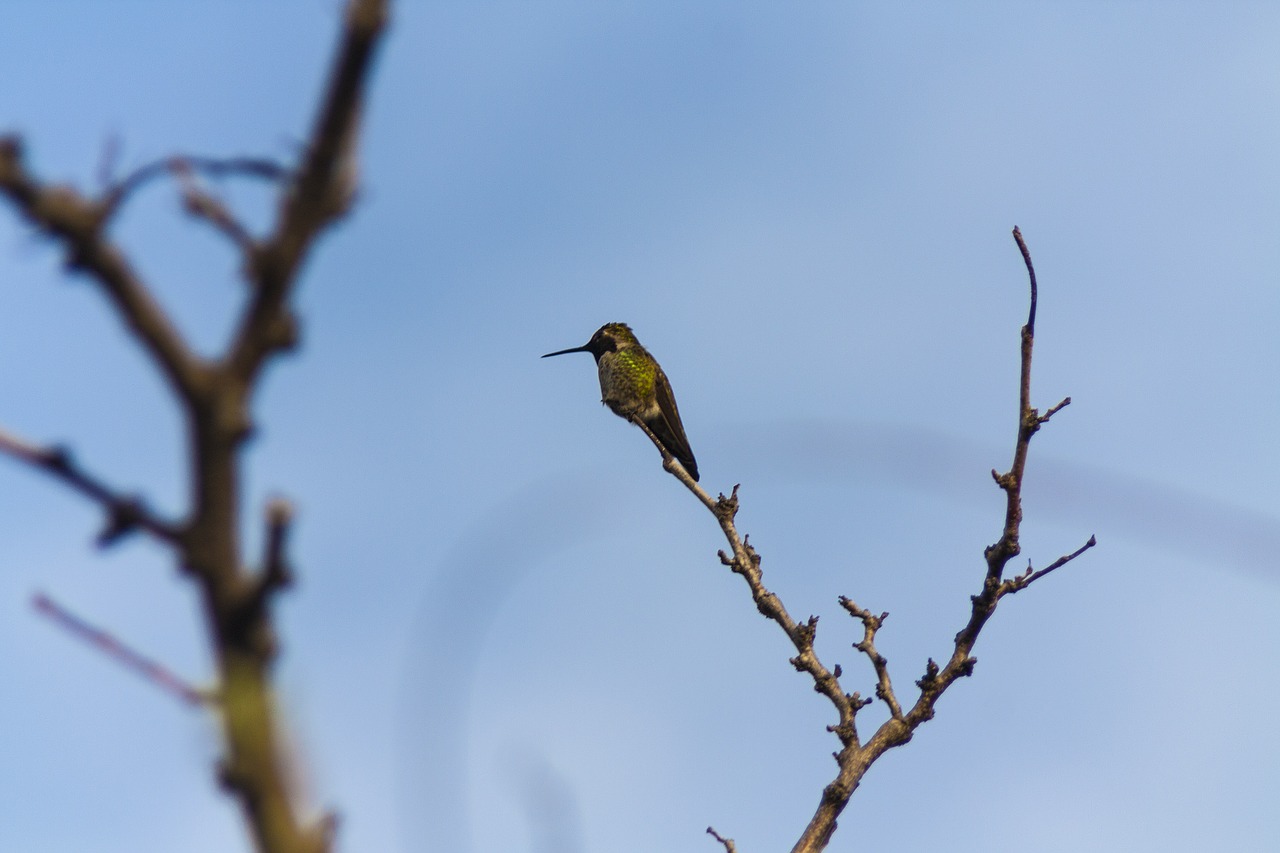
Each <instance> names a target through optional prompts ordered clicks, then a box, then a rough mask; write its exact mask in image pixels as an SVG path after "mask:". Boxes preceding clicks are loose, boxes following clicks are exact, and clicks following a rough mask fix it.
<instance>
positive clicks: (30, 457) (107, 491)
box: [0, 428, 182, 547]
mask: <svg viewBox="0 0 1280 853" xmlns="http://www.w3.org/2000/svg"><path fill="white" fill-rule="evenodd" d="M0 453H3V454H5V455H7V456H10V457H12V458H14V459H17V460H18V461H20V462H24V463H26V464H27V465H30V466H31V467H32V468H36V469H37V470H40V471H44V472H45V473H46V474H49V475H50V476H52V477H55V478H56V479H59V480H61V481H63V482H64V483H66V484H67V485H69V486H70V487H71V488H73V489H75V490H76V491H77V492H79V493H80V494H82V495H84V496H85V497H87V498H89V499H90V500H93V501H95V502H96V503H98V504H100V505H101V506H102V508H103V509H104V510H106V513H107V523H106V525H105V526H104V527H103V529H102V532H101V533H100V534H98V544H99V545H101V546H103V547H105V546H107V545H111V544H114V543H115V542H117V541H119V540H120V539H121V538H122V537H124V536H125V535H127V534H129V533H131V532H133V531H134V530H137V529H139V528H141V529H142V530H146V531H147V532H148V533H150V534H152V535H153V536H155V537H156V538H158V539H161V540H164V541H166V542H171V543H176V542H178V541H179V540H180V538H181V536H182V531H181V529H180V528H179V527H178V526H177V525H175V524H172V523H170V522H167V521H164V520H162V519H161V518H160V517H159V516H157V515H156V514H155V513H153V512H152V511H151V510H150V509H148V508H147V506H146V505H145V504H144V503H143V502H142V500H141V499H140V498H137V497H133V496H129V495H123V494H121V493H119V492H116V491H115V490H113V489H111V488H108V487H107V486H105V485H103V484H102V483H101V482H100V481H98V480H97V479H95V478H93V477H91V476H90V475H89V474H88V473H86V472H85V471H84V470H83V469H81V468H80V467H79V466H78V465H77V464H76V462H75V459H74V458H73V457H72V455H71V452H70V451H69V450H67V449H66V448H62V447H40V446H38V445H35V444H32V443H30V442H28V441H25V440H23V439H21V438H18V437H17V436H15V435H13V434H12V433H10V432H8V431H6V430H4V429H3V428H0Z"/></svg>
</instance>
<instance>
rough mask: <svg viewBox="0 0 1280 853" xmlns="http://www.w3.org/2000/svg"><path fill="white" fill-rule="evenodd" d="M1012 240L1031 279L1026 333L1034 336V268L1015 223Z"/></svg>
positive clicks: (1020, 232) (1035, 292)
mask: <svg viewBox="0 0 1280 853" xmlns="http://www.w3.org/2000/svg"><path fill="white" fill-rule="evenodd" d="M1013 240H1014V242H1015V243H1017V244H1018V251H1019V252H1021V253H1022V262H1023V263H1025V264H1026V265H1027V278H1029V279H1031V308H1030V310H1029V311H1027V334H1029V335H1033V336H1034V335H1035V333H1036V299H1037V297H1038V296H1039V293H1038V292H1037V289H1036V268H1035V266H1033V265H1032V263H1031V251H1030V250H1029V249H1027V244H1026V243H1025V242H1024V241H1023V239H1022V231H1021V229H1019V228H1018V226H1017V225H1015V226H1013Z"/></svg>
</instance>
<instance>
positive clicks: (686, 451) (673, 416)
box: [654, 368, 698, 480]
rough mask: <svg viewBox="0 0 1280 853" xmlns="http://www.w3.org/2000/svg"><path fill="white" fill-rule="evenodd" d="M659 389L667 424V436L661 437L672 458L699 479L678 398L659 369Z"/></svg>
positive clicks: (661, 406) (655, 389)
mask: <svg viewBox="0 0 1280 853" xmlns="http://www.w3.org/2000/svg"><path fill="white" fill-rule="evenodd" d="M656 385H657V387H656V388H654V392H655V395H656V396H657V398H658V410H659V411H660V412H662V420H663V421H664V422H665V423H666V427H667V429H666V434H665V435H659V436H658V438H660V439H662V441H663V443H664V444H667V445H668V447H667V450H668V452H670V453H671V455H672V456H674V457H675V458H677V459H679V460H680V463H681V464H682V465H684V467H685V468H687V469H689V473H690V474H692V475H693V477H694V479H695V480H696V479H697V474H696V473H695V472H696V471H697V470H698V465H697V463H696V462H694V459H693V450H691V449H690V448H689V439H688V438H687V437H686V436H685V434H684V424H682V423H681V422H680V410H679V409H678V408H676V397H675V395H674V394H672V393H671V383H670V382H668V381H667V375H666V374H665V373H663V372H662V368H658V376H657V382H656Z"/></svg>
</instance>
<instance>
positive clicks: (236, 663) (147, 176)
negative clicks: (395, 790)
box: [0, 0, 388, 853]
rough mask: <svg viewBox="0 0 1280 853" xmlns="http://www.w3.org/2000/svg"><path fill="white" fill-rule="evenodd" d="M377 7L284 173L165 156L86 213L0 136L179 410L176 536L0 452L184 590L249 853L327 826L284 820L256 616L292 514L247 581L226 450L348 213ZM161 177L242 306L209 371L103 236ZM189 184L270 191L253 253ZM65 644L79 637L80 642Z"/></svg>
mask: <svg viewBox="0 0 1280 853" xmlns="http://www.w3.org/2000/svg"><path fill="white" fill-rule="evenodd" d="M387 7H388V2H387V0H350V2H349V3H348V6H347V10H346V15H345V19H344V26H343V31H342V34H341V37H340V40H339V44H338V48H337V52H336V55H335V59H334V62H333V65H332V67H331V71H330V74H329V80H328V83H327V86H326V88H325V90H324V94H323V96H322V99H321V103H320V108H319V109H318V111H317V114H316V118H315V121H314V124H313V126H312V129H311V132H310V135H309V137H308V140H307V143H306V145H305V146H304V149H303V152H304V153H303V156H302V160H301V163H300V164H299V165H298V166H297V168H296V169H286V168H285V167H282V166H278V165H277V164H275V163H273V162H271V161H267V160H257V159H252V158H229V159H221V160H220V159H216V158H205V157H193V156H175V157H169V158H165V159H163V160H158V161H155V162H153V163H149V164H147V165H145V166H143V167H142V168H140V169H138V170H136V171H135V172H133V173H132V174H130V175H128V176H126V177H125V178H124V179H123V180H121V181H119V182H117V183H111V182H110V177H109V172H110V160H111V159H112V158H111V157H106V158H104V166H103V179H104V182H105V183H106V184H107V186H106V187H105V188H104V190H103V193H102V195H101V196H99V197H98V198H88V197H85V196H83V195H81V194H80V193H78V192H76V191H75V190H73V189H71V188H69V187H65V186H57V185H48V184H43V183H41V182H40V181H39V180H37V179H36V178H35V177H34V176H33V175H32V174H31V173H30V171H29V170H28V168H27V165H26V162H25V159H24V157H23V148H22V143H21V141H20V140H19V139H18V138H17V137H16V136H5V137H0V194H3V195H4V196H6V197H8V199H9V200H10V201H11V202H12V203H13V205H14V206H15V207H16V208H17V210H18V211H19V212H20V213H21V214H22V215H23V216H24V217H25V218H26V219H27V220H28V221H29V222H31V223H32V224H33V225H34V226H36V227H37V228H39V229H40V230H41V231H43V232H44V233H46V234H48V235H49V236H50V237H52V238H53V239H54V240H55V241H56V242H58V243H59V244H60V245H61V246H62V247H63V249H64V250H65V252H66V258H67V264H68V267H69V268H71V269H73V270H77V271H80V272H83V273H85V274H87V275H88V276H89V277H90V278H91V279H92V280H93V281H94V282H96V283H97V285H98V286H99V288H100V289H101V290H102V291H103V292H104V294H105V295H106V296H107V298H108V301H109V302H110V303H111V304H112V306H113V308H114V309H115V310H116V313H117V314H118V315H119V317H120V319H121V321H122V322H123V323H124V325H125V326H126V327H127V328H128V329H129V330H130V331H131V332H132V333H133V334H134V336H135V337H136V338H137V339H138V340H139V341H140V343H141V344H142V345H143V346H144V348H145V349H146V351H147V353H148V354H149V356H150V357H151V360H152V361H153V362H154V363H155V365H156V367H157V368H158V369H159V370H160V372H161V373H162V374H163V375H164V377H165V378H166V380H167V381H168V384H169V386H170V388H171V389H172V390H173V392H174V394H175V396H176V397H177V398H178V399H179V401H180V402H181V404H182V408H183V411H184V414H185V415H186V421H187V431H188V442H189V454H190V457H191V465H190V470H191V472H192V482H191V489H190V507H189V509H188V514H187V517H186V518H185V519H184V520H183V521H182V522H170V521H166V520H164V519H162V518H160V517H159V516H158V515H156V514H155V513H154V512H153V511H151V510H150V509H149V508H147V507H146V505H145V504H144V503H143V502H142V501H141V500H140V499H137V498H133V497H128V496H125V495H122V494H120V493H118V492H116V491H115V490H113V489H110V488H108V487H107V486H105V485H104V484H102V483H101V482H99V481H98V480H96V479H94V478H93V477H91V476H90V475H89V474H87V473H86V472H85V471H84V470H83V469H81V468H80V467H79V466H78V465H77V464H76V463H75V462H74V460H73V459H72V457H71V455H70V454H69V453H68V452H66V451H65V450H62V449H60V448H52V449H46V448H42V447H40V446H38V445H34V444H31V443H29V442H26V441H23V440H21V439H18V438H16V437H14V436H12V435H10V434H8V433H4V432H0V453H4V454H7V455H9V456H11V457H14V458H16V459H18V460H20V461H22V462H24V463H26V464H28V465H31V466H33V467H36V468H38V469H40V470H43V471H44V472H46V473H47V474H50V475H52V476H54V477H56V478H58V479H60V480H62V481H63V482H65V483H67V484H68V485H69V486H70V487H72V488H74V489H75V490H76V491H78V492H80V493H82V494H84V495H85V496H87V497H89V498H90V499H92V500H94V501H95V502H97V503H98V504H99V505H101V506H102V508H103V509H104V510H105V512H106V514H107V525H106V529H105V531H104V533H103V534H102V536H101V537H100V539H101V541H103V542H104V543H108V542H110V541H114V540H115V539H118V538H119V537H120V536H122V535H124V534H125V533H128V532H130V531H132V530H142V531H145V532H146V533H149V534H150V535H152V536H154V537H155V538H157V539H159V540H161V541H163V542H165V543H167V544H169V545H171V546H172V547H174V549H175V551H176V552H177V559H178V562H179V565H180V566H181V567H182V568H183V569H184V570H185V571H186V572H188V573H189V574H190V575H191V576H192V577H193V578H194V579H195V580H196V581H197V582H198V584H199V586H200V589H201V593H202V598H203V602H204V610H205V614H206V620H207V623H208V629H209V632H210V635H211V637H212V644H213V647H214V651H215V658H216V663H217V675H218V679H217V689H216V691H213V693H212V695H214V696H215V697H216V702H217V705H218V709H219V711H220V713H219V720H220V723H221V726H222V732H223V738H224V757H223V761H222V764H221V767H220V770H219V775H220V779H221V781H222V782H223V784H224V785H225V786H226V788H227V789H228V790H229V791H230V792H232V793H233V794H234V795H235V796H236V797H237V799H238V800H239V802H240V805H241V807H242V810H243V813H244V815H245V818H246V820H247V822H248V824H249V827H250V830H251V835H252V837H253V839H254V842H255V846H256V847H257V849H258V850H259V851H262V853H325V852H326V851H328V850H330V849H331V833H332V829H333V826H334V823H335V822H334V819H333V818H332V817H331V816H324V815H322V816H320V817H319V818H318V819H307V818H304V817H303V816H302V815H301V814H300V813H299V806H298V804H297V803H295V802H294V799H293V790H292V780H291V772H290V768H289V766H288V762H287V760H286V757H285V755H284V751H283V749H282V748H281V745H280V744H281V738H280V726H279V721H278V717H277V711H276V708H275V703H274V698H273V695H272V690H271V671H272V664H273V661H274V659H275V655H276V642H275V634H274V629H273V627H272V622H271V608H270V604H271V601H272V599H273V598H274V596H275V594H276V593H277V592H279V591H280V590H282V589H284V588H285V587H287V586H288V584H289V582H290V580H291V576H292V573H291V570H290V565H289V560H288V555H287V553H286V545H287V538H288V537H287V534H288V529H289V526H290V521H291V518H292V512H291V510H290V509H289V507H288V504H286V503H284V502H283V501H273V502H272V503H271V505H270V506H269V507H268V510H267V519H266V524H267V531H266V544H265V547H264V553H263V558H262V562H261V565H260V566H259V567H258V569H257V571H250V570H248V569H247V568H246V565H245V561H244V559H243V556H242V546H241V542H240V531H239V524H240V500H241V495H240V492H241V488H240V483H241V477H240V462H241V458H240V453H239V451H240V448H241V446H242V445H243V443H244V441H245V439H246V438H247V437H248V436H249V435H250V434H251V432H252V429H253V422H252V417H251V414H250V406H251V402H252V398H253V393H254V390H255V385H256V381H257V379H258V378H259V377H260V375H261V371H262V369H263V367H264V365H265V364H266V362H267V361H268V359H269V358H270V357H271V356H272V355H273V354H275V353H278V352H280V351H283V350H287V349H289V348H291V347H292V346H293V345H294V343H295V342H296V340H297V334H298V332H297V322H296V319H295V317H294V315H293V311H292V308H291V306H290V304H289V300H290V297H291V295H292V292H293V285H294V283H295V281H296V279H297V276H298V273H299V271H300V270H301V268H302V265H303V263H304V262H305V260H306V257H307V255H308V253H309V252H310V250H311V248H312V246H313V245H314V243H315V240H316V238H317V237H319V236H320V234H321V233H322V232H323V231H324V230H325V228H326V227H327V226H328V225H329V224H331V223H332V222H334V221H335V220H336V219H338V218H339V217H341V216H342V215H343V214H344V213H345V212H346V211H347V210H348V209H349V207H350V204H351V201H352V199H353V197H354V194H355V182H356V169H355V146H356V139H357V136H358V128H359V122H360V117H361V114H362V111H363V100H364V92H365V90H366V88H367V84H368V79H369V77H370V74H371V67H372V60H373V57H374V55H375V52H376V48H377V46H378V44H379V43H380V39H381V35H382V33H383V31H384V29H385V26H386V21H387ZM166 175H167V176H170V177H172V178H173V179H175V180H176V181H177V182H178V184H179V186H180V189H181V192H182V198H183V201H184V204H185V206H186V209H187V211H188V212H189V213H191V214H192V215H194V216H196V217H197V218H199V219H201V220H204V221H205V222H207V223H208V224H210V225H211V226H213V227H214V228H215V229H216V230H217V231H218V232H220V233H221V234H222V235H223V236H225V237H227V238H228V240H229V241H230V243H231V245H232V246H233V247H234V248H235V249H236V250H237V251H238V252H239V253H240V254H241V256H242V259H243V263H242V269H243V271H244V276H245V278H246V280H247V282H248V284H249V292H248V295H247V299H246V305H245V308H244V310H243V312H242V314H241V316H240V319H239V322H238V323H237V324H236V327H235V330H234V332H233V335H232V338H231V341H230V343H229V345H228V347H227V349H226V351H225V353H224V354H222V355H221V356H219V357H215V358H203V357H200V356H198V355H196V354H195V352H194V350H193V349H192V348H191V347H190V346H189V345H188V344H187V342H186V341H185V339H184V338H183V337H182V335H181V334H180V333H179V331H178V330H177V328H176V327H175V325H174V324H173V322H172V321H171V320H170V318H169V316H168V315H167V314H166V312H165V311H164V309H163V308H162V307H161V306H160V304H159V303H158V302H157V301H156V300H155V298H154V297H153V295H152V292H151V290H150V289H149V288H148V287H147V285H146V284H145V282H144V281H143V280H142V278H141V277H140V276H139V274H138V272H137V270H136V269H135V268H134V267H133V266H132V265H131V264H130V263H129V261H128V259H127V257H126V255H125V253H124V252H123V251H122V250H121V249H120V248H119V247H118V246H117V245H116V244H115V243H114V242H113V241H112V240H111V238H110V237H109V236H108V234H107V229H108V225H109V223H110V221H111V220H112V218H113V217H114V216H115V215H116V213H117V212H118V211H119V209H120V207H121V205H123V204H124V203H125V202H126V201H127V200H128V199H129V198H130V197H131V195H132V194H133V193H135V192H137V191H138V190H139V189H140V188H141V187H143V186H144V185H146V184H147V183H149V182H151V181H152V180H154V179H157V178H161V177H164V176H166ZM201 176H204V177H210V178H222V177H237V176H239V177H250V178H253V179H261V180H268V181H271V182H274V183H278V184H279V185H280V187H281V194H280V203H279V207H278V212H277V216H276V221H275V223H274V224H273V226H272V227H271V228H270V229H268V232H267V234H266V236H265V237H263V238H261V239H256V238H254V237H253V235H251V234H250V233H249V231H248V229H247V228H245V227H244V226H243V224H242V223H241V222H240V221H239V220H238V219H237V218H236V217H235V215H234V214H233V213H232V212H231V211H230V210H229V209H228V208H227V207H226V206H225V205H224V204H223V202H222V201H221V200H220V199H219V198H217V197H216V196H215V195H213V194H212V193H210V192H208V191H206V190H205V189H204V187H202V186H201V184H200V183H199V181H198V178H199V177H201ZM62 622H64V623H65V624H67V625H71V624H73V623H72V622H71V621H69V620H62ZM76 624H78V623H76ZM85 624H87V623H85ZM81 627H83V626H81ZM80 633H81V634H82V635H85V636H89V632H88V630H87V629H86V630H81V631H80ZM103 636H106V635H103ZM135 657H137V658H138V660H137V661H134V666H135V668H139V667H142V668H144V669H145V668H146V666H144V663H146V662H145V659H143V658H141V657H140V656H136V655H135ZM147 666H150V665H149V664H147ZM150 671H153V672H154V671H157V670H156V667H154V666H151V667H150Z"/></svg>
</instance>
